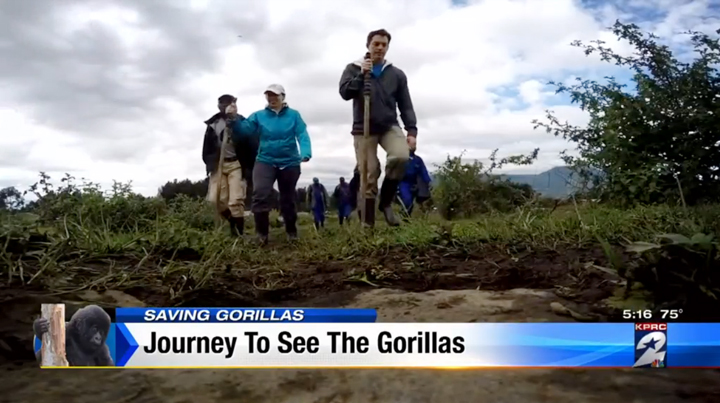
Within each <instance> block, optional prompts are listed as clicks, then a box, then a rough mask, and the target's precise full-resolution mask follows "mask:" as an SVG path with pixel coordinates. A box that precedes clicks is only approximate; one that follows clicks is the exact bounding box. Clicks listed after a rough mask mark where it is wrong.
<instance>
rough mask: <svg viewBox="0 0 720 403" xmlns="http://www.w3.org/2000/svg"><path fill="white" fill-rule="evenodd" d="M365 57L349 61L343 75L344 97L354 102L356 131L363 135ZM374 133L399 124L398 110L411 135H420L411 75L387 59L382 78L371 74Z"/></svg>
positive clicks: (341, 92) (353, 129)
mask: <svg viewBox="0 0 720 403" xmlns="http://www.w3.org/2000/svg"><path fill="white" fill-rule="evenodd" d="M362 62H363V60H362V59H360V60H357V61H355V62H353V63H350V64H348V65H347V66H346V67H345V71H343V73H342V76H341V77H340V96H341V97H342V99H344V100H346V101H350V100H352V101H353V125H352V134H354V135H362V133H363V117H364V113H365V111H364V109H365V105H364V100H363V84H364V81H365V79H364V77H363V74H362V73H361V69H360V66H361V65H362ZM370 79H371V80H372V81H371V82H372V92H371V96H370V133H371V134H375V135H376V134H383V133H385V132H387V131H388V130H389V129H390V128H391V127H392V126H398V116H397V110H398V109H399V110H400V118H402V121H403V123H404V124H405V130H406V131H407V134H408V136H417V119H416V117H415V110H414V109H413V104H412V100H411V98H410V90H408V84H407V76H405V73H404V72H403V71H402V70H400V69H399V68H397V67H395V66H393V65H392V63H390V62H387V61H386V62H385V65H384V66H383V69H382V73H381V74H380V77H371V78H370Z"/></svg>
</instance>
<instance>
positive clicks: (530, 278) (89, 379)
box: [0, 250, 720, 403]
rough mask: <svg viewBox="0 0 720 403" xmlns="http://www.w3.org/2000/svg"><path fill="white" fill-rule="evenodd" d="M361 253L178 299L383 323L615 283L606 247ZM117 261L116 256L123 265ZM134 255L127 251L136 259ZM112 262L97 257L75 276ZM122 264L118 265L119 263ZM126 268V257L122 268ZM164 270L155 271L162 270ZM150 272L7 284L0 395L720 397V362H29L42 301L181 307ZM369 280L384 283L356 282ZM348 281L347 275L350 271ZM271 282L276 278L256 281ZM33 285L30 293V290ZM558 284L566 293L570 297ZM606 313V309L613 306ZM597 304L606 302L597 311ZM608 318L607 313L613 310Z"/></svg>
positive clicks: (509, 310) (533, 314)
mask: <svg viewBox="0 0 720 403" xmlns="http://www.w3.org/2000/svg"><path fill="white" fill-rule="evenodd" d="M388 252H389V253H385V254H383V255H381V256H363V257H358V258H357V259H354V260H345V261H325V262H301V263H297V262H293V265H292V267H293V270H288V271H283V272H266V271H265V272H264V271H260V270H255V269H251V268H228V269H227V270H225V271H218V272H216V273H215V274H214V276H213V278H212V283H211V284H208V285H207V286H206V287H204V288H203V289H202V290H200V291H197V292H192V293H189V294H185V295H183V298H182V300H183V302H182V303H181V304H180V305H181V306H296V307H297V306H305V307H312V306H336V307H341V306H346V307H363V308H376V309H378V313H379V320H380V321H385V322H537V321H555V322H557V321H569V320H571V319H569V318H567V317H563V316H558V315H556V314H555V313H553V311H552V310H551V308H550V304H551V303H552V302H561V303H562V304H563V305H564V306H567V307H569V308H571V309H573V310H575V311H577V312H580V313H582V314H596V315H597V314H599V313H598V311H603V310H602V309H598V306H599V305H598V304H597V302H598V301H600V300H602V299H604V298H607V297H608V296H609V295H610V294H611V293H612V291H613V290H614V289H615V288H616V287H617V278H616V277H615V278H614V277H613V276H611V275H609V274H608V273H607V272H605V271H603V270H599V269H596V268H593V266H592V265H593V264H597V265H600V266H602V265H606V262H603V254H602V252H601V251H597V250H595V251H592V250H582V251H563V253H548V252H546V253H531V254H526V255H521V254H518V255H517V256H515V257H512V258H510V257H508V256H507V255H506V254H504V253H494V254H493V253H490V252H487V251H485V252H482V253H480V252H478V253H450V252H448V251H442V250H440V251H435V252H433V253H426V254H423V255H413V256H409V255H407V253H406V252H403V251H402V250H400V251H394V252H393V251H388ZM118 265H119V264H118ZM136 265H137V262H128V266H129V267H136ZM108 267H109V266H108V265H107V264H106V265H104V266H103V265H102V264H96V265H93V264H91V262H88V263H87V264H86V265H85V266H84V271H78V272H79V273H82V275H83V276H85V277H83V278H79V277H77V276H76V277H68V278H65V279H63V281H64V282H67V283H68V284H71V285H72V287H77V284H84V283H86V282H87V281H88V279H92V278H99V277H102V276H103V273H104V272H103V270H109V269H108ZM115 267H117V265H116V266H115ZM116 270H117V269H116ZM153 270H155V271H153ZM155 272H157V266H151V267H149V268H148V270H146V272H145V273H143V274H142V275H143V276H145V277H143V278H148V280H147V281H146V282H145V283H144V286H143V287H134V288H126V289H123V290H122V291H123V292H110V291H109V292H106V293H104V294H102V295H100V294H98V293H96V292H94V291H85V292H81V293H72V294H65V295H62V296H49V295H48V294H47V291H45V290H43V289H39V288H38V289H31V288H29V287H22V288H11V287H8V286H0V301H2V304H3V309H0V371H2V372H3V375H2V376H1V377H0V402H8V403H12V402H31V401H37V400H48V399H50V400H53V401H72V402H78V403H85V402H93V403H94V402H97V401H99V402H108V403H116V402H137V403H143V402H167V403H175V402H177V403H181V402H183V403H185V402H187V403H196V402H233V403H238V402H272V403H284V402H288V403H305V402H307V403H310V402H312V403H335V402H338V403H340V402H343V403H348V402H362V403H365V402H388V403H403V402H412V403H423V402H442V403H444V402H452V403H464V402H469V403H470V402H472V403H484V402H488V403H504V402H528V403H534V402H552V403H564V402H568V403H570V402H572V403H592V402H599V403H600V402H602V403H608V402H623V403H641V402H648V403H650V402H652V403H664V402H668V403H670V402H673V403H676V402H718V401H720V382H719V381H720V372H718V371H712V370H671V369H668V370H632V369H630V370H580V369H568V370H474V371H451V370H271V369H268V370H97V371H82V370H76V371H72V372H69V371H42V370H40V369H38V368H37V364H35V363H34V361H33V355H32V350H31V340H32V334H31V330H30V329H31V328H32V320H33V319H34V318H35V317H37V314H38V312H39V304H40V303H42V302H65V303H66V304H67V305H68V313H71V312H72V311H73V306H74V305H76V306H80V305H84V304H88V303H94V304H100V305H106V306H134V305H136V306H142V305H143V304H145V305H148V306H174V305H178V302H177V301H174V300H169V299H168V296H169V295H171V293H170V292H169V288H171V287H173V284H176V283H177V279H173V278H169V277H165V278H160V277H158V278H156V279H153V278H152V275H153V273H155ZM359 277H362V278H364V279H365V280H371V281H372V282H373V284H375V285H377V287H375V288H374V287H372V286H370V285H368V284H366V283H363V282H358V281H357V280H358V278H359ZM349 280H350V281H349ZM262 284H273V288H272V290H270V291H266V290H262V288H263V287H258V285H262ZM33 293H34V294H33ZM560 296H562V299H561V297H560ZM605 313H607V312H605ZM600 314H601V313H600ZM604 319H608V316H607V315H606V316H605V317H604Z"/></svg>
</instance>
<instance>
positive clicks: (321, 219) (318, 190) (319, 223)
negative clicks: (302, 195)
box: [307, 178, 328, 230]
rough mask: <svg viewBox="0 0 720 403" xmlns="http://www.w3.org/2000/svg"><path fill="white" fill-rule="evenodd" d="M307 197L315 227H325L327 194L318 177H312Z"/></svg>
mask: <svg viewBox="0 0 720 403" xmlns="http://www.w3.org/2000/svg"><path fill="white" fill-rule="evenodd" d="M307 198H308V201H309V202H310V210H312V213H313V221H314V223H315V229H317V230H319V229H320V228H322V227H325V210H327V206H328V194H327V190H325V186H324V185H323V184H322V183H320V179H318V178H313V183H312V185H310V186H308V189H307Z"/></svg>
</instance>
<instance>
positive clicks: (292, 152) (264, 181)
mask: <svg viewBox="0 0 720 403" xmlns="http://www.w3.org/2000/svg"><path fill="white" fill-rule="evenodd" d="M265 98H266V99H267V102H268V105H267V107H266V108H265V109H263V110H261V111H257V112H255V113H253V114H252V115H250V116H249V117H248V118H247V119H245V118H244V117H243V116H237V119H235V120H234V122H233V124H232V130H233V140H234V141H236V142H238V143H239V142H240V139H241V137H243V136H253V135H257V136H259V139H260V146H259V148H258V154H257V159H256V161H255V166H254V167H253V176H252V177H253V202H252V212H253V214H254V216H255V231H256V232H257V234H258V238H259V240H260V242H261V243H262V244H266V243H267V241H268V232H269V230H270V217H269V216H270V210H271V207H272V190H273V185H274V184H275V181H277V184H278V190H279V192H280V213H281V214H282V216H283V221H285V231H286V232H287V235H288V238H289V239H290V240H295V239H297V226H296V223H297V206H296V205H295V200H296V198H297V197H296V193H295V186H297V182H298V179H299V178H300V163H301V162H307V161H310V158H312V147H311V144H310V135H308V132H307V126H306V125H305V122H304V121H303V119H302V117H301V116H300V112H298V111H296V110H295V109H291V108H289V107H288V106H287V103H285V89H284V88H283V87H282V86H281V85H279V84H273V85H271V86H269V87H268V88H267V90H265ZM229 112H230V114H233V112H234V113H237V111H236V110H235V111H233V110H231V111H229ZM298 144H300V150H299V151H298Z"/></svg>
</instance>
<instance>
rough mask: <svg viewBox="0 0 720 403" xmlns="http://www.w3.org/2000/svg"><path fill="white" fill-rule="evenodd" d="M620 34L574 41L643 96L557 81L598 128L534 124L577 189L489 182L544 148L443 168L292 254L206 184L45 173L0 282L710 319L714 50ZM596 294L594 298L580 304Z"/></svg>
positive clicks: (719, 224) (15, 213) (718, 269)
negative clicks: (263, 237) (220, 208)
mask: <svg viewBox="0 0 720 403" xmlns="http://www.w3.org/2000/svg"><path fill="white" fill-rule="evenodd" d="M613 31H614V32H615V34H616V35H617V36H618V37H620V38H624V39H627V40H629V41H630V42H631V43H632V44H633V45H634V46H635V48H636V50H637V52H636V54H635V55H634V56H632V57H621V56H618V55H615V54H614V53H613V52H612V51H611V50H610V49H608V48H606V47H604V45H603V44H602V43H596V44H595V45H593V46H592V47H591V46H584V45H582V44H576V45H578V46H581V47H583V48H584V49H585V51H586V53H587V54H591V53H594V52H599V53H600V54H601V55H602V56H603V58H604V59H605V60H607V61H611V62H614V63H617V64H619V65H621V66H627V67H629V68H630V69H631V70H633V72H634V73H635V76H634V80H635V83H636V85H637V88H635V89H633V90H632V91H628V90H626V89H625V88H624V86H623V85H621V84H619V83H617V82H615V81H614V80H613V79H610V80H609V81H608V82H607V83H605V84H599V83H595V82H590V81H580V84H578V85H577V86H574V87H566V86H562V85H558V90H559V91H560V92H568V93H569V94H570V95H571V96H572V98H573V99H574V100H575V101H576V102H578V103H579V104H580V106H581V107H582V108H583V109H585V110H587V111H589V112H590V115H591V121H590V124H589V125H588V126H587V127H581V128H579V127H572V126H569V125H567V124H565V123H562V122H561V120H560V119H559V118H556V117H555V116H554V115H553V114H552V113H551V112H548V116H547V117H548V119H547V121H546V122H539V121H538V122H535V124H536V125H537V126H541V127H544V128H546V129H547V130H548V132H550V133H554V134H555V135H557V136H563V137H565V138H567V139H570V140H572V141H573V142H575V143H576V144H577V146H578V151H579V156H576V157H568V158H567V162H568V163H569V164H570V166H571V167H572V168H573V169H574V170H575V171H574V172H577V174H578V176H579V177H581V178H582V179H583V180H584V181H585V184H586V185H587V186H585V187H584V188H583V189H582V191H581V192H579V193H577V194H575V195H572V196H570V197H567V198H565V199H563V200H553V199H548V198H546V197H541V196H539V195H538V194H537V193H536V190H537V189H535V190H533V188H532V187H531V186H530V185H529V184H527V183H526V184H517V183H513V182H511V181H509V180H508V177H507V176H502V175H497V174H494V173H493V172H494V171H495V170H497V169H499V168H501V167H502V166H503V165H506V164H520V165H527V164H531V163H532V162H533V161H534V160H535V158H536V157H537V151H538V150H535V151H534V152H533V153H531V154H530V155H528V156H522V155H520V156H512V157H507V158H504V159H500V160H498V159H496V157H495V153H493V155H492V156H491V159H490V161H491V163H490V164H489V165H488V166H483V164H480V163H479V162H465V161H463V160H462V158H461V157H462V156H458V157H448V159H447V160H446V161H445V163H443V164H442V165H440V166H439V167H437V170H436V171H435V172H434V173H433V176H434V178H435V182H436V183H435V186H434V189H433V205H434V207H436V208H437V209H436V212H428V211H427V210H426V211H425V212H424V213H416V215H415V217H414V218H413V219H412V221H410V222H409V223H407V224H405V225H404V226H402V227H400V228H388V227H386V226H385V225H384V224H381V223H379V224H378V226H377V228H376V229H375V230H373V231H372V232H365V231H361V230H359V227H358V224H357V219H356V218H355V219H354V222H352V223H351V224H350V226H345V227H339V226H337V225H336V224H335V223H334V220H333V218H332V217H333V215H332V214H331V215H330V218H329V221H330V222H331V223H330V224H329V225H328V226H327V228H325V229H324V230H322V231H320V232H317V231H315V230H314V229H313V228H312V226H311V219H310V217H308V216H306V215H301V219H300V227H301V228H300V232H301V234H300V235H301V239H300V241H299V242H297V243H294V244H290V243H287V242H286V241H285V239H284V237H283V236H282V228H281V225H280V224H279V223H276V225H275V228H274V229H273V234H272V235H271V238H272V243H271V245H270V246H269V247H267V248H258V247H256V246H255V245H254V244H253V243H251V242H249V241H248V240H245V239H238V238H234V237H231V236H230V235H229V231H228V230H227V228H226V227H224V228H216V224H215V221H214V214H213V211H212V207H211V206H208V205H207V204H206V203H205V202H204V201H203V200H202V196H203V194H204V189H205V187H206V184H204V183H202V182H196V183H193V182H190V181H183V182H169V183H168V184H166V185H165V186H164V187H163V188H162V189H161V190H160V196H158V197H143V196H141V195H138V194H134V193H133V192H132V189H131V188H130V186H129V185H124V184H119V183H116V184H115V185H114V186H113V188H112V189H110V190H109V191H107V192H105V191H103V190H102V189H100V188H99V187H98V186H96V185H94V184H91V183H80V184H77V183H75V180H74V178H72V177H71V176H67V177H65V178H63V179H62V180H61V184H60V187H57V188H55V187H54V186H53V185H52V184H51V181H50V178H48V177H47V176H46V175H44V174H42V175H41V179H40V181H39V182H38V184H36V185H34V186H33V187H31V189H30V191H31V192H33V193H35V195H36V199H37V200H36V201H34V202H32V203H30V204H28V205H25V206H24V205H23V203H22V195H20V194H19V192H17V191H16V190H14V189H11V188H8V189H4V190H2V191H0V208H1V211H0V262H1V263H0V275H2V278H3V282H2V284H3V285H2V287H3V288H8V289H16V290H17V292H18V293H19V292H22V290H25V289H32V288H39V289H42V290H44V291H45V292H47V291H48V290H49V291H50V292H53V293H73V292H77V291H79V290H85V289H93V290H104V289H117V290H124V291H126V292H128V293H130V294H133V295H136V296H138V297H141V298H142V299H145V300H147V301H151V303H155V304H156V305H162V304H168V305H174V304H196V303H203V304H209V303H217V304H220V305H223V304H225V305H227V304H230V303H234V304H272V303H277V302H282V301H300V300H303V298H310V297H315V296H319V295H323V294H328V293H331V292H334V291H339V290H344V289H345V288H346V287H347V286H349V285H351V284H359V285H360V286H365V287H380V286H393V287H401V288H407V289H414V290H425V289H432V288H443V287H446V288H458V287H466V288H483V287H484V288H489V289H508V288H513V287H519V286H524V287H535V288H555V289H556V292H558V293H559V294H561V295H563V296H565V297H567V298H576V299H577V298H579V299H580V300H583V301H585V302H592V303H597V302H599V301H600V300H607V298H608V297H610V296H612V295H614V296H613V297H612V298H610V300H609V301H611V305H614V306H616V307H622V306H630V305H628V304H629V302H627V301H630V300H632V301H633V303H636V301H637V299H638V298H637V297H638V296H639V297H640V303H641V304H643V305H644V306H650V307H654V308H660V307H682V308H683V309H684V310H685V312H686V313H687V314H686V315H685V317H686V318H688V319H689V318H708V317H711V316H712V317H717V315H718V314H717V313H716V312H720V302H718V299H719V298H720V264H719V259H720V255H719V254H718V243H717V240H716V238H715V236H716V235H717V234H719V233H720V206H719V205H718V204H716V203H717V202H718V197H719V196H720V194H718V189H720V186H719V185H720V184H719V183H718V182H719V180H720V178H719V177H718V173H717V172H718V168H719V166H718V163H719V162H720V150H719V149H718V146H717V144H718V142H719V141H720V129H719V128H720V118H719V117H718V116H720V107H719V106H718V105H719V103H718V102H717V100H716V99H718V98H720V76H718V73H717V70H716V69H715V67H714V66H715V63H717V62H718V60H719V58H720V46H719V45H718V41H717V40H716V39H714V38H711V37H709V36H706V35H702V34H699V33H690V34H689V35H690V39H691V40H692V42H693V44H694V45H695V49H696V51H697V54H696V58H695V59H694V61H692V62H691V63H684V62H680V61H678V60H676V59H675V58H674V56H673V55H672V53H670V51H669V50H668V49H667V48H665V47H663V46H661V45H659V44H658V43H657V42H656V41H657V40H656V39H655V38H654V37H652V36H643V35H642V34H641V33H640V32H639V30H638V29H637V27H634V26H632V25H623V24H620V23H618V24H616V25H615V26H614V27H613ZM300 198H302V196H300ZM591 200H592V201H591ZM299 201H301V200H299ZM301 209H302V208H301ZM247 229H248V232H251V231H252V223H251V222H248V223H247ZM593 290H597V291H599V292H600V294H601V295H600V296H599V297H593V298H590V297H587V295H588V294H589V291H593ZM583 295H584V296H583ZM630 297H632V298H630ZM624 301H625V302H624ZM626 302H627V303H626Z"/></svg>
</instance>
